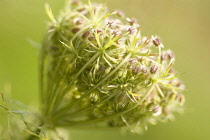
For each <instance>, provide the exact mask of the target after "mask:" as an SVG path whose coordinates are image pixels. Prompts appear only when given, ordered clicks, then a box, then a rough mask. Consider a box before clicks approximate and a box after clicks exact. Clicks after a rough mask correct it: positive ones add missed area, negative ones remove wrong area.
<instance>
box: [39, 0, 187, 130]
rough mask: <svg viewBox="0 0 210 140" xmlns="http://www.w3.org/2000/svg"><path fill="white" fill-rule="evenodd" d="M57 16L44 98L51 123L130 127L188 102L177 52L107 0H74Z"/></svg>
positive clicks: (46, 55)
mask: <svg viewBox="0 0 210 140" xmlns="http://www.w3.org/2000/svg"><path fill="white" fill-rule="evenodd" d="M46 8H47V14H48V16H49V18H50V22H49V25H48V29H47V33H46V36H45V39H44V42H43V47H42V59H41V98H42V101H41V104H42V111H43V114H44V116H46V118H45V121H46V122H47V123H48V125H49V126H55V127H56V126H87V125H88V126H98V127H100V126H107V127H124V126H126V127H128V128H130V129H131V130H132V131H134V132H138V131H139V130H140V129H142V128H146V127H147V124H148V123H152V124H154V123H156V122H157V121H162V120H168V119H172V118H173V114H174V113H175V112H180V111H181V110H182V109H181V106H182V105H183V103H184V96H183V95H182V94H181V92H182V90H183V89H184V86H183V84H182V82H181V81H180V80H179V79H178V75H177V74H176V72H175V71H174V69H173V68H172V67H173V63H174V61H175V57H174V54H173V52H171V51H170V50H165V49H164V45H163V44H162V42H161V40H160V38H159V37H158V36H150V37H144V36H142V35H141V28H140V25H139V24H138V23H137V22H136V20H134V19H130V18H127V17H126V16H125V15H124V14H123V13H122V12H121V11H118V10H115V11H112V12H109V11H108V9H107V7H106V6H104V5H102V4H92V3H90V2H89V4H83V3H81V2H79V1H72V2H70V3H69V4H67V7H66V9H65V10H64V11H62V12H61V13H60V15H59V16H58V18H55V17H54V16H53V15H52V12H51V9H50V8H49V7H48V6H47V7H46Z"/></svg>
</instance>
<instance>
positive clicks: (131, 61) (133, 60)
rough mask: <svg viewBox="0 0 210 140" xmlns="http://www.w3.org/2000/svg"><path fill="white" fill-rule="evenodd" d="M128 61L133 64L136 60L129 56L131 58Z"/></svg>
mask: <svg viewBox="0 0 210 140" xmlns="http://www.w3.org/2000/svg"><path fill="white" fill-rule="evenodd" d="M129 62H130V63H133V64H134V63H137V62H138V61H137V60H136V59H133V58H131V59H130V60H129Z"/></svg>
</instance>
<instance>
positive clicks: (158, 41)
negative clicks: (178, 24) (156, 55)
mask: <svg viewBox="0 0 210 140" xmlns="http://www.w3.org/2000/svg"><path fill="white" fill-rule="evenodd" d="M153 44H154V45H155V46H159V45H160V44H161V42H160V39H159V38H155V39H154V40H153Z"/></svg>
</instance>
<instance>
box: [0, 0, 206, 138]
mask: <svg viewBox="0 0 210 140" xmlns="http://www.w3.org/2000/svg"><path fill="white" fill-rule="evenodd" d="M92 1H95V2H107V5H108V6H109V7H110V9H121V10H123V11H125V13H126V15H127V16H128V17H135V18H136V19H137V20H138V22H139V23H140V24H141V27H142V28H141V29H142V34H143V35H151V34H157V35H159V36H160V37H161V39H162V41H163V43H164V45H165V46H166V48H170V49H172V50H173V51H174V52H175V54H176V64H175V67H176V69H177V70H178V71H179V72H181V73H183V75H182V77H181V78H182V80H183V81H184V82H185V85H186V87H187V91H185V95H186V104H185V114H183V115H177V119H176V121H174V122H169V123H159V124H158V125H156V126H150V127H149V131H148V132H146V133H145V134H144V135H131V134H126V135H125V134H124V135H122V134H121V133H120V132H118V131H100V130H72V131H71V137H72V140H83V139H85V140H89V139H91V140H107V139H109V140H118V139H119V140H127V139H129V140H210V74H209V73H210V62H209V61H210V48H209V47H210V45H209V44H210V39H209V36H210V0H106V1H105V0H101V1H100V0H92ZM46 2H48V3H49V4H50V5H51V7H52V9H53V12H54V14H55V15H56V14H58V11H59V10H60V9H62V7H63V6H64V3H65V1H64V0H57V1H56V0H0V90H4V89H5V87H8V85H11V87H12V89H11V93H12V95H11V96H12V97H13V98H14V99H17V100H20V101H21V102H23V103H25V104H27V105H31V106H37V105H38V55H39V49H38V48H36V47H33V46H32V45H31V44H30V43H29V42H30V41H29V40H34V41H35V42H38V43H39V42H41V40H42V37H43V34H44V32H45V27H46V21H47V20H48V19H47V16H46V14H45V11H44V4H45V3H46ZM5 85H6V86H5ZM6 89H8V88H6ZM0 119H1V116H0ZM0 137H1V136H0Z"/></svg>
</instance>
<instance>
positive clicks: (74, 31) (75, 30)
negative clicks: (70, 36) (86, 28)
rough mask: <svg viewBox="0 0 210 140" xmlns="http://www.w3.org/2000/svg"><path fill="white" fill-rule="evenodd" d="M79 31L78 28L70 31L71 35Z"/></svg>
mask: <svg viewBox="0 0 210 140" xmlns="http://www.w3.org/2000/svg"><path fill="white" fill-rule="evenodd" d="M79 30H80V28H73V29H72V30H71V31H72V32H73V33H77V32H78V31H79Z"/></svg>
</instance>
